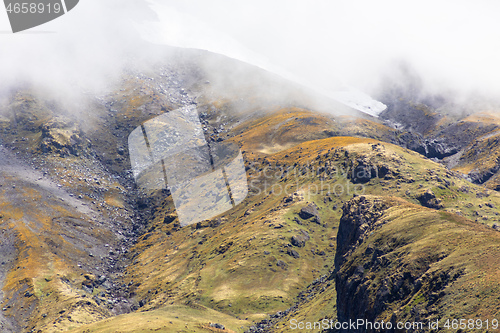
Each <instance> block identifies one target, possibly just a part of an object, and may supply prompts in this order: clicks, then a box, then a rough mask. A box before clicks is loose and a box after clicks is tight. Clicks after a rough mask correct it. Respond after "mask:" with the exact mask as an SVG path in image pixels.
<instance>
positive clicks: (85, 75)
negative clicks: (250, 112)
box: [0, 0, 500, 94]
mask: <svg viewBox="0 0 500 333" xmlns="http://www.w3.org/2000/svg"><path fill="white" fill-rule="evenodd" d="M150 9H153V10H154V11H155V12H156V17H155V15H154V13H153V12H152V11H150ZM499 13H500V1H496V0H479V1H478V0H476V1H461V0H446V1H443V0H442V1H439V0H434V1H428V0H420V1H402V0H399V1H392V0H378V1H373V0H372V1H369V0H363V1H359V0H348V1H343V0H329V1H327V0H312V1H304V0H300V1H297V0H267V1H264V0H252V1H235V0H231V1H230V0H147V1H146V0H80V3H79V4H78V6H77V7H75V8H74V9H73V10H72V11H70V12H69V13H68V14H67V15H65V16H63V17H61V18H60V19H57V20H55V21H53V22H50V23H47V24H45V25H42V26H40V27H37V28H34V29H32V30H30V31H28V32H26V33H20V34H11V33H8V31H9V30H10V27H9V24H8V20H7V16H6V13H5V11H4V10H3V8H0V85H2V84H3V85H6V84H8V82H11V81H12V80H15V79H18V78H20V77H34V78H35V79H37V80H39V81H40V80H41V81H47V84H50V83H51V82H55V83H57V82H60V81H61V80H63V79H67V78H68V77H71V78H72V79H74V80H84V81H85V82H86V83H87V84H88V83H90V84H93V83H96V82H99V80H102V78H104V77H107V76H108V75H110V74H112V72H113V71H114V70H116V69H117V68H119V65H120V60H121V58H122V57H123V54H124V53H127V52H136V51H137V50H135V48H134V40H135V39H136V38H139V35H138V34H140V35H141V36H142V37H143V38H145V39H147V40H149V41H153V42H155V43H165V44H169V45H174V46H184V47H194V48H203V49H207V50H210V51H213V52H217V53H222V54H226V55H228V56H231V57H235V58H238V59H240V60H244V61H247V62H250V63H253V64H256V65H259V66H261V67H264V68H267V69H271V70H273V71H276V72H278V73H281V74H284V75H288V76H289V77H296V78H299V79H300V80H302V81H304V83H308V82H309V83H312V85H315V86H318V87H320V88H322V89H326V90H328V89H331V87H333V86H335V85H336V84H337V79H340V80H342V81H343V82H346V83H348V84H350V85H352V86H355V87H358V88H359V89H362V90H365V91H368V92H369V91H370V90H371V89H372V88H373V87H374V86H375V85H376V84H377V83H378V78H379V76H380V73H381V70H382V69H383V70H387V69H388V68H391V66H392V65H393V64H395V63H396V61H399V60H401V59H404V60H407V61H409V62H410V63H412V64H413V65H414V66H415V68H416V69H417V70H418V71H419V72H421V73H422V75H423V76H424V79H425V80H426V81H425V82H426V83H427V84H428V86H429V87H452V88H459V89H462V90H479V91H481V92H484V93H489V94H497V92H500V64H499V62H500V19H498V15H499ZM40 31H42V32H46V31H51V32H53V33H37V32H40Z"/></svg>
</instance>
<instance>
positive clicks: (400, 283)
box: [334, 196, 500, 332]
mask: <svg viewBox="0 0 500 333" xmlns="http://www.w3.org/2000/svg"><path fill="white" fill-rule="evenodd" d="M498 240H500V234H499V233H498V232H497V231H495V230H492V229H491V228H485V227H483V226H481V225H478V224H475V223H473V222H471V221H468V220H466V219H464V218H461V217H459V216H457V215H454V214H449V213H445V212H438V211H436V210H432V209H427V208H423V207H420V206H416V205H413V204H409V203H407V202H405V201H403V200H401V199H395V198H388V197H383V198H382V197H371V196H361V197H356V198H353V199H352V200H350V201H349V202H347V203H345V205H344V207H343V215H342V218H341V220H340V225H339V232H338V238H337V253H336V258H335V272H334V277H335V281H336V289H337V309H338V320H339V321H340V322H344V321H349V320H350V319H351V320H357V319H364V320H366V321H369V322H372V323H373V322H381V321H384V322H386V323H387V322H390V323H391V324H392V327H393V329H392V330H391V329H389V330H384V332H385V331H387V332H398V331H401V332H403V331H405V330H398V329H397V324H398V323H399V322H400V323H405V322H412V323H419V324H415V325H418V326H414V327H413V329H412V331H413V332H428V331H430V329H429V326H428V325H429V322H435V321H436V320H439V330H438V331H440V330H444V329H445V327H444V325H445V324H446V319H455V318H465V319H469V318H476V317H477V318H481V319H483V318H484V319H486V318H494V316H495V314H497V313H498V309H497V306H498V299H496V300H495V299H494V296H493V294H491V293H492V292H493V291H494V290H498V286H495V285H494V284H493V283H492V281H493V280H498V276H497V275H496V273H495V271H496V268H494V269H492V268H491V266H490V265H493V266H495V267H497V266H496V265H497V263H498V261H499V259H498V258H499V257H498V254H500V248H499V247H498V245H497V244H498ZM486 258H487V259H486ZM487 267H489V268H487ZM480 269H481V271H480ZM483 279H485V280H483ZM486 281H488V282H486ZM464 288H467V290H468V292H465V293H464V290H465V289H464ZM376 331H377V330H374V329H370V327H369V326H368V327H367V326H359V327H357V328H356V329H355V330H349V332H376ZM455 331H456V332H459V331H460V330H459V329H458V330H455Z"/></svg>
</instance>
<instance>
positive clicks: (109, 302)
mask: <svg viewBox="0 0 500 333" xmlns="http://www.w3.org/2000/svg"><path fill="white" fill-rule="evenodd" d="M152 48H153V47H152ZM152 54H154V55H155V56H154V57H153V60H154V61H149V62H148V64H147V65H146V64H144V63H142V62H140V61H132V62H131V64H130V66H128V67H127V70H125V71H124V72H123V73H122V74H121V76H120V77H119V78H118V79H116V80H114V81H110V82H109V84H108V85H107V87H106V88H105V89H104V88H103V90H102V91H99V92H98V93H96V92H93V93H89V92H82V93H81V96H80V97H78V98H77V99H76V100H75V99H71V98H69V97H68V98H67V99H65V98H62V97H61V96H56V95H52V94H50V93H47V92H46V90H44V89H42V87H38V86H36V85H30V84H20V85H18V86H16V87H9V88H8V89H2V90H1V93H0V331H1V332H6V333H7V332H9V333H11V332H13V333H14V332H15V333H18V332H82V333H83V332H85V333H90V332H102V333H105V332H109V333H111V332H150V331H156V332H241V333H243V332H290V331H291V330H292V329H293V327H294V326H293V325H297V327H304V329H305V331H307V332H341V331H343V332H379V331H380V330H376V329H371V328H369V327H365V326H362V327H361V326H360V327H356V328H355V329H351V328H349V329H342V328H340V329H339V328H336V327H332V326H329V325H327V327H325V325H322V326H321V327H318V326H314V323H318V322H322V321H323V320H326V321H327V322H328V323H335V322H346V321H349V320H357V319H364V320H365V321H370V322H380V321H384V322H386V323H391V324H392V325H393V326H394V327H396V326H397V323H399V322H419V323H425V325H428V323H429V322H435V321H439V323H440V325H439V326H438V327H437V328H436V329H434V330H433V332H438V331H439V332H440V331H447V332H449V331H451V332H466V331H467V330H464V329H463V328H460V327H456V328H455V326H454V327H451V326H450V328H449V329H448V328H446V327H445V326H444V325H445V324H446V319H455V318H464V319H467V320H468V319H474V320H477V319H482V320H483V322H484V321H486V320H489V322H490V323H492V322H493V320H499V319H500V318H499V317H500V301H499V298H498V292H499V290H498V289H499V285H500V284H499V282H500V281H498V279H499V278H498V277H499V276H500V275H499V274H498V267H500V265H499V264H500V263H499V262H498V261H499V260H500V259H499V258H500V253H499V251H500V233H499V232H498V231H499V230H500V227H499V224H500V216H499V210H498V207H500V193H499V192H498V191H499V190H500V162H499V161H500V148H499V147H500V146H499V145H498V144H497V143H498V139H499V138H500V113H499V112H500V107H499V106H498V104H495V103H494V102H493V101H490V100H486V99H481V98H479V97H477V96H476V97H474V98H471V99H466V100H463V101H462V102H457V100H456V99H453V98H452V96H449V95H442V96H441V95H439V96H437V95H436V96H434V95H426V94H425V93H423V90H419V89H420V88H419V86H418V85H416V84H415V80H414V78H408V80H407V82H396V83H394V82H392V83H391V82H388V83H387V86H386V87H385V88H384V89H383V91H382V92H381V94H380V96H376V97H377V98H378V99H379V100H381V101H382V102H384V103H385V104H386V105H387V109H386V110H385V111H384V112H383V113H382V114H381V115H380V116H379V117H373V116H371V115H368V114H365V113H362V112H360V111H356V110H354V109H350V108H349V107H347V106H345V105H342V104H340V103H338V102H336V101H334V100H330V99H328V98H326V97H324V96H321V95H319V94H317V93H315V92H313V91H311V90H309V89H307V88H305V87H303V86H300V85H299V84H296V83H293V82H289V81H287V80H284V79H282V78H280V77H279V76H276V75H274V74H271V73H268V72H265V71H264V70H262V69H259V68H256V67H253V66H250V65H248V64H245V63H242V62H239V61H236V60H233V59H230V58H227V57H224V56H221V55H217V54H212V53H209V52H206V51H199V50H190V49H175V48H166V47H156V48H155V49H154V52H152ZM75 89H76V88H75ZM180 108H195V109H196V111H197V113H198V117H199V119H198V120H199V123H198V120H197V121H195V122H194V123H195V124H199V126H200V129H199V130H200V133H201V134H200V135H201V137H202V138H204V140H200V141H202V145H205V144H206V145H207V146H208V147H209V148H210V147H211V148H210V149H213V150H214V151H215V148H214V147H217V144H224V143H227V144H232V145H236V146H237V147H239V148H240V151H241V156H242V159H243V163H244V165H243V168H244V170H245V173H246V178H247V179H246V183H247V184H246V185H247V192H245V193H247V195H246V197H245V199H244V200H243V201H242V202H241V203H238V204H234V205H231V206H230V207H229V208H228V209H226V210H225V211H222V212H220V211H219V212H217V213H216V214H214V216H213V217H211V218H210V219H204V220H200V221H197V222H196V223H193V224H190V225H186V226H181V223H180V218H179V216H178V212H177V210H176V206H175V205H174V198H173V195H174V194H173V193H172V192H171V189H170V188H169V187H166V186H164V187H153V186H150V187H143V186H140V183H139V184H138V182H136V178H137V177H139V178H140V180H141V182H144V183H145V184H148V182H149V183H151V182H152V181H155V180H157V179H158V178H161V179H163V177H165V178H167V180H168V176H169V175H167V174H166V171H165V165H168V162H172V161H167V163H164V165H163V169H161V168H159V169H158V168H156V169H155V168H151V170H152V171H151V172H149V171H148V172H149V173H148V172H144V173H141V174H140V175H136V174H134V169H133V165H132V163H131V156H132V155H133V152H131V151H130V146H129V143H130V142H129V135H130V134H131V133H132V131H134V130H135V129H138V128H139V129H141V130H140V132H141V131H142V132H143V133H146V129H145V128H146V127H145V125H144V124H145V123H146V122H148V121H151V120H154V119H157V117H158V116H161V115H164V114H166V113H169V112H172V111H175V110H178V109H180ZM172 114H175V113H173V112H172ZM149 124H151V123H149ZM154 124H156V125H158V124H157V123H154ZM156 125H155V126H156ZM160 125H161V124H160ZM160 125H158V126H160ZM148 126H150V125H148ZM179 126H181V125H179ZM182 130H184V129H182V128H179V129H178V131H179V132H182ZM197 130H198V129H197ZM176 135H178V134H177V132H173V133H172V135H171V136H165V137H164V138H162V137H156V136H154V135H153V136H151V135H150V136H149V137H148V141H147V149H153V150H152V153H151V154H154V153H155V150H154V149H155V148H154V147H153V148H151V147H152V146H154V144H155V143H156V142H160V141H161V140H162V139H164V140H167V139H168V140H171V138H173V137H175V136H176ZM144 136H145V137H147V136H146V135H145V134H144ZM193 137H195V136H194V135H193ZM189 139H192V138H189ZM197 139H199V137H197ZM144 140H145V139H144ZM168 140H167V141H168ZM145 142H146V141H145ZM207 149H208V148H207ZM209 151H210V150H209ZM190 154H191V155H189V158H191V159H192V160H188V162H186V163H185V164H184V165H191V164H190V163H193V164H195V163H198V162H199V159H200V156H201V155H202V151H201V150H200V151H196V152H195V153H193V152H190ZM139 156H140V157H141V158H144V159H145V161H148V160H147V158H148V156H149V155H148V154H146V153H145V152H144V153H142V155H139ZM162 158H163V157H162ZM183 158H184V157H183ZM186 158H188V157H186ZM174 162H175V161H174ZM220 163H222V162H220ZM224 163H226V162H224ZM224 163H222V164H223V165H226V164H227V163H226V164H224ZM141 170H142V169H141ZM144 170H149V169H148V168H144ZM158 170H159V171H158ZM200 170H201V169H200ZM229 171H230V169H228V171H225V176H224V177H225V180H226V182H227V183H228V184H229V183H230V180H231V179H228V176H227V175H228V174H229V175H231V174H230V172H229ZM214 179H215V178H214ZM212 185H213V184H210V182H206V183H204V184H203V186H199V187H200V189H199V191H198V192H196V193H195V194H194V196H195V197H197V198H202V197H203V198H207V197H210V196H211V195H214V193H213V192H214V190H210V188H212V187H213V186H212ZM230 185H231V184H230ZM230 185H228V186H227V187H228V188H229V189H231V190H234V189H235V188H231V186H230ZM211 186H212V187H211ZM204 188H205V189H204ZM207 188H209V190H207ZM213 188H218V189H220V188H221V187H217V186H215V187H213ZM223 189H224V190H226V188H225V187H223ZM215 196H216V195H215ZM216 197H217V200H219V201H220V200H222V199H221V198H222V196H216ZM189 199H190V198H189V197H188V195H187V194H183V198H182V200H181V201H178V202H182V203H183V204H189V203H190V201H189ZM191 199H192V198H191ZM200 200H201V199H200ZM233 201H234V198H233ZM176 202H177V201H176ZM307 323H309V324H311V323H312V325H313V326H311V327H310V328H308V326H307V325H308V324H307ZM300 325H302V326H300ZM404 331H405V330H403V329H399V330H398V329H397V328H395V329H392V330H388V332H404ZM406 331H408V330H406ZM411 331H412V332H429V331H431V330H429V329H428V326H424V328H420V327H416V328H415V329H413V330H411ZM477 331H478V332H486V331H487V330H486V329H485V328H484V327H483V328H481V329H478V330H477Z"/></svg>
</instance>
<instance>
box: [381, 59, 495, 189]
mask: <svg viewBox="0 0 500 333" xmlns="http://www.w3.org/2000/svg"><path fill="white" fill-rule="evenodd" d="M394 80H395V79H394V78H392V79H387V80H386V81H385V83H384V84H383V87H382V88H381V91H382V92H381V93H380V99H381V100H382V101H383V102H384V103H385V104H387V106H388V108H387V110H385V111H384V112H382V113H381V115H380V118H381V119H383V120H385V121H386V124H387V125H390V126H392V127H394V128H396V129H397V130H398V131H397V133H396V137H395V140H394V141H392V142H393V143H396V144H399V145H401V146H403V147H406V148H409V149H412V150H414V151H416V152H418V153H420V154H422V155H425V156H427V157H429V158H438V159H440V160H443V162H444V163H445V164H446V165H448V166H449V167H450V168H453V169H454V170H456V171H459V172H461V173H463V174H465V175H466V176H467V177H469V178H470V179H471V180H472V181H473V182H475V183H478V184H484V183H486V186H487V187H488V188H490V189H496V188H497V187H498V170H499V169H500V164H499V162H498V161H497V157H498V153H497V152H496V150H497V148H496V147H497V145H496V144H495V136H496V135H497V134H498V131H499V127H498V125H499V124H498V117H499V114H500V113H499V112H500V106H499V104H498V102H497V101H495V100H492V99H491V98H487V97H483V96H479V95H470V96H456V94H455V93H453V92H444V93H443V92H442V93H435V92H434V93H431V92H429V91H428V90H427V89H426V88H425V87H424V86H423V83H422V81H421V79H420V78H419V77H418V75H417V74H416V73H412V72H411V71H409V70H408V69H406V70H403V73H400V77H399V80H398V81H394Z"/></svg>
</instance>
